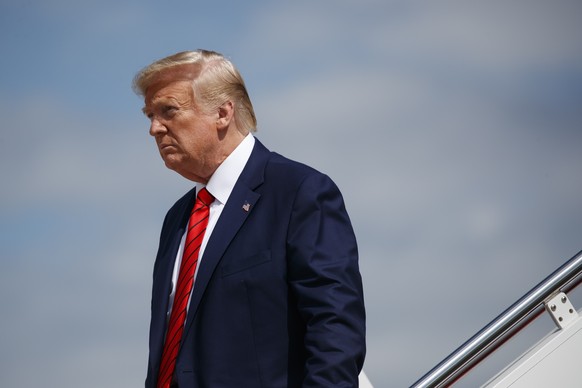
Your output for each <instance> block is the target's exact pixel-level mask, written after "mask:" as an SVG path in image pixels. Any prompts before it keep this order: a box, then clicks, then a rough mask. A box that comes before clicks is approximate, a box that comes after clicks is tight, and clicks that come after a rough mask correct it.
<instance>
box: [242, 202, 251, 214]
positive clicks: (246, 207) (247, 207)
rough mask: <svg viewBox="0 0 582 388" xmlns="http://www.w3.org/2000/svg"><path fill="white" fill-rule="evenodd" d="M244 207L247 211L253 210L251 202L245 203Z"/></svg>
mask: <svg viewBox="0 0 582 388" xmlns="http://www.w3.org/2000/svg"><path fill="white" fill-rule="evenodd" d="M242 208H243V210H244V211H245V212H248V211H249V210H251V204H250V203H248V202H245V204H244V205H243V207H242Z"/></svg>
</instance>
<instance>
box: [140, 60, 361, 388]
mask: <svg viewBox="0 0 582 388" xmlns="http://www.w3.org/2000/svg"><path fill="white" fill-rule="evenodd" d="M134 90H135V91H136V92H137V93H138V94H140V95H142V96H143V97H144V99H145V106H144V108H143V111H144V113H145V115H146V116H147V117H148V118H149V120H150V124H151V125H150V134H151V135H152V136H153V137H154V138H155V140H156V143H157V145H158V148H159V152H160V155H161V156H162V159H163V160H164V163H165V164H166V166H167V167H168V168H170V169H172V170H174V171H176V172H178V173H179V174H180V175H182V176H183V177H185V178H186V179H189V180H191V181H193V182H195V183H194V188H193V189H192V190H191V191H190V192H188V193H187V194H186V195H184V196H183V197H182V198H180V199H179V200H178V201H177V202H176V204H175V205H174V206H173V207H172V208H171V209H170V210H169V212H168V214H167V215H166V218H165V220H164V224H163V227H162V232H161V237H160V245H159V249H158V254H157V257H156V262H155V265H154V274H153V291H152V305H151V309H152V316H151V325H150V341H149V346H150V353H149V363H148V374H147V378H146V387H148V388H153V387H180V388H191V387H210V388H219V387H237V388H240V387H249V388H257V387H267V388H274V387H356V386H357V385H358V373H359V372H360V370H361V368H362V364H363V362H364V354H365V312H364V301H363V293H362V284H361V278H360V273H359V269H358V258H357V247H356V241H355V237H354V233H353V230H352V227H351V224H350V220H349V218H348V215H347V213H346V210H345V207H344V203H343V199H342V197H341V194H340V192H339V190H338V189H337V187H336V186H335V184H334V183H333V182H332V181H331V180H330V179H329V178H328V177H327V176H325V175H323V174H321V173H319V172H317V171H315V170H313V169H312V168H309V167H307V166H305V165H302V164H299V163H297V162H293V161H290V160H288V159H286V158H284V157H282V156H280V155H278V154H276V153H272V152H270V151H268V150H267V149H266V148H265V147H264V146H263V145H262V144H261V143H260V142H259V141H258V140H257V139H256V138H255V137H254V136H253V135H252V132H254V131H255V129H256V119H255V115H254V111H253V107H252V104H251V101H250V99H249V96H248V94H247V91H246V88H245V85H244V82H243V80H242V78H241V76H240V74H239V73H238V71H237V70H236V68H235V67H234V66H233V64H232V63H231V62H230V61H228V60H227V59H225V58H224V57H223V56H222V55H220V54H218V53H215V52H210V51H205V50H198V51H193V52H183V53H178V54H175V55H172V56H170V57H167V58H164V59H161V60H159V61H157V62H154V63H153V64H151V65H150V66H148V67H146V68H145V69H143V70H142V71H141V72H139V73H138V74H137V75H136V78H135V79H134Z"/></svg>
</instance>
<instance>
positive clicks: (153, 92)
mask: <svg viewBox="0 0 582 388" xmlns="http://www.w3.org/2000/svg"><path fill="white" fill-rule="evenodd" d="M193 97H194V93H193V90H192V81H187V80H180V81H173V82H169V83H168V82H163V83H156V84H152V85H151V86H150V87H149V88H148V90H147V92H146V95H145V104H146V106H148V105H152V104H155V103H156V102H158V101H165V100H167V99H173V100H178V101H181V102H185V101H190V100H191V99H192V98H193Z"/></svg>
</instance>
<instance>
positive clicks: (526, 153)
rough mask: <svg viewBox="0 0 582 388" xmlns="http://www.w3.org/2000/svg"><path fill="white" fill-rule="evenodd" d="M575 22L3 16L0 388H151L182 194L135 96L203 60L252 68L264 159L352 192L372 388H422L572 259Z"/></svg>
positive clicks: (341, 7) (92, 4)
mask: <svg viewBox="0 0 582 388" xmlns="http://www.w3.org/2000/svg"><path fill="white" fill-rule="evenodd" d="M581 16H582V5H581V4H580V3H579V2H577V1H568V0H557V1H553V2H547V1H531V0H529V1H526V0H513V1H488V2H467V1H453V0H443V1H439V2H428V1H388V0H387V1H380V0H364V1H355V0H337V1H307V0H300V1H293V2H267V1H248V2H228V1H226V2H221V3H211V2H208V3H207V4H203V5H198V4H196V3H194V2H188V1H167V2H142V1H70V0H45V1H40V0H30V1H25V0H24V1H4V2H2V3H1V4H0V48H1V49H2V59H1V60H0V70H1V71H0V117H1V125H0V176H1V177H2V182H3V184H2V188H1V189H0V308H1V309H2V311H3V313H2V314H1V315H0V332H1V333H3V334H2V335H1V336H0V386H7V387H12V386H23V387H36V386H43V387H77V386H83V387H87V388H92V387H105V386H106V387H127V386H141V385H142V383H143V380H144V378H145V367H146V357H147V330H148V324H149V321H148V320H149V298H150V294H149V293H150V287H151V270H152V265H153V259H154V255H155V251H156V248H157V239H158V236H159V228H160V226H161V222H162V219H163V216H164V214H165V212H166V210H167V209H168V208H169V207H170V206H171V205H172V203H173V202H174V201H175V200H176V199H177V198H178V197H180V196H181V195H182V193H183V192H185V191H186V190H188V188H189V187H190V183H189V182H187V181H185V180H184V179H183V178H181V177H180V176H178V175H177V174H175V173H173V172H171V171H169V170H166V169H165V167H164V166H163V163H162V162H161V160H160V159H159V156H158V154H157V150H156V147H155V144H154V142H153V141H152V139H150V138H149V135H148V134H147V129H148V126H147V121H146V120H145V118H143V117H142V114H141V112H140V109H141V107H142V101H140V99H139V98H138V97H137V96H135V95H134V94H133V92H132V90H131V80H132V78H133V76H134V74H135V73H136V72H137V71H138V70H139V69H140V68H142V67H143V66H145V65H147V64H148V63H150V62H151V61H153V60H155V59H158V58H160V57H163V56H166V55H169V54H172V53H174V52H177V51H182V50H188V49H195V48H207V49H213V50H216V51H220V52H222V53H224V54H225V55H227V56H228V57H230V58H231V59H232V60H233V62H234V63H235V64H236V65H237V66H238V67H239V69H240V71H241V73H242V74H243V76H244V77H245V80H246V83H247V86H248V89H249V92H250V95H251V98H252V99H253V103H254V105H255V110H256V113H257V116H258V120H259V132H258V133H257V136H258V137H259V138H260V139H261V140H262V141H263V143H264V144H266V145H267V146H268V147H269V148H271V149H272V150H275V151H277V152H279V153H282V154H284V155H286V156H288V157H291V158H294V159H297V160H300V161H302V162H305V163H308V164H311V165H312V166H314V167H316V168H318V169H319V170H321V171H323V172H325V173H327V174H329V175H330V176H331V177H332V178H333V179H334V180H335V181H336V183H338V185H339V186H340V188H341V189H342V192H343V193H344V196H345V199H346V203H347V207H348V211H349V213H350V215H351V218H352V221H353V223H354V227H355V230H356V234H357V237H358V241H359V245H360V253H361V267H362V274H363V277H364V283H365V291H366V301H367V308H368V347H369V352H368V357H367V360H366V366H365V369H366V372H367V374H368V376H369V377H370V379H371V380H372V382H373V383H374V384H375V385H376V386H379V387H382V386H390V387H392V386H394V387H400V386H408V385H410V384H411V383H413V382H414V381H415V380H417V379H418V378H419V377H421V376H422V374H424V373H425V372H426V371H428V370H429V369H430V368H431V367H433V366H434V365H435V364H436V363H437V362H439V361H440V360H441V359H442V358H444V357H445V356H447V355H448V354H449V353H450V352H451V351H453V350H454V349H455V348H456V347H457V346H459V345H460V344H461V343H462V342H464V341H465V340H466V339H468V338H469V337H470V336H471V335H472V334H474V333H475V332H476V331H477V330H479V329H480V328H481V327H483V326H484V325H485V324H487V323H488V322H489V321H490V320H491V319H493V318H494V317H495V316H496V315H497V314H499V313H500V312H502V311H503V310H504V309H505V308H506V307H507V306H509V305H510V304H511V303H513V302H514V301H515V300H516V299H517V298H518V297H520V296H521V295H522V294H524V293H525V292H526V291H528V290H529V289H530V288H531V287H533V286H534V285H535V284H536V283H537V282H539V281H541V280H542V279H543V278H544V277H545V276H546V275H548V274H549V273H550V272H551V271H553V270H554V269H555V268H556V267H558V266H559V265H560V264H562V263H563V262H564V261H565V260H567V259H569V258H570V257H572V256H573V255H574V254H576V253H577V252H578V251H580V250H582V207H581V206H580V201H581V200H580V198H582V174H580V167H581V166H582V153H580V147H581V145H582V126H581V124H582V109H580V108H581V107H582V40H581V39H580V36H582V24H581V23H579V20H580V17H581ZM576 301H577V300H576V299H574V304H575V305H576V306H577V307H580V306H582V302H578V304H576ZM544 320H545V321H544ZM540 321H541V323H539V328H538V327H534V329H532V330H534V331H535V330H538V331H539V332H541V333H544V332H545V331H547V330H550V328H551V324H550V323H549V322H550V320H549V318H547V317H542V318H541V319H540ZM536 335H537V333H534V334H531V335H529V334H526V335H525V337H526V338H525V339H524V340H523V342H524V343H527V344H532V343H533V342H531V341H534V340H535V336H536ZM530 337H531V338H530ZM528 341H529V342H528ZM517 342H519V341H517ZM523 346H526V345H523ZM526 347H527V346H526ZM516 351H519V350H516ZM515 355H517V354H513V355H512V354H509V355H507V356H503V355H502V356H501V357H510V358H511V357H512V356H515ZM502 364H503V361H500V362H499V364H498V365H493V366H492V367H490V369H489V370H487V371H484V372H479V371H476V372H475V374H474V375H475V377H473V379H475V380H474V381H480V380H479V379H486V378H487V377H489V376H490V375H491V373H495V370H496V368H498V367H499V365H502ZM470 379H471V377H469V378H468V381H469V382H467V383H466V384H467V386H472V385H474V384H475V383H474V381H471V380H470ZM481 382H482V381H481Z"/></svg>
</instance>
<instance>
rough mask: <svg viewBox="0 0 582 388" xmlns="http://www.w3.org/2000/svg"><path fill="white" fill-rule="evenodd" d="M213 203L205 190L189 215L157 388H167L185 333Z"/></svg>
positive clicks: (199, 194) (210, 195)
mask: <svg viewBox="0 0 582 388" xmlns="http://www.w3.org/2000/svg"><path fill="white" fill-rule="evenodd" d="M212 201H214V197H213V196H212V194H210V193H209V192H208V191H207V190H206V188H204V189H202V190H200V192H199V193H198V197H197V198H196V203H195V204H194V208H192V213H191V214H190V220H189V222H188V233H187V234H186V243H185V244H184V255H183V256H182V263H181V264H180V273H179V275H178V281H177V284H176V292H175V293H174V304H173V306H172V313H171V314H170V322H169V324H168V330H167V331H166V341H165V342H164V351H163V353H162V362H161V364H160V372H159V374H158V386H157V388H169V387H170V384H171V382H172V376H173V375H174V369H175V368H176V359H177V358H178V351H179V350H180V342H181V340H182V333H183V332H184V322H185V321H186V314H187V307H188V301H189V299H190V293H191V292H192V287H193V286H194V272H195V271H196V264H197V263H198V252H199V251H200V245H201V244H202V239H203V238H204V232H205V231H206V226H207V225H208V215H209V214H210V209H209V206H210V204H211V203H212Z"/></svg>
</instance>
